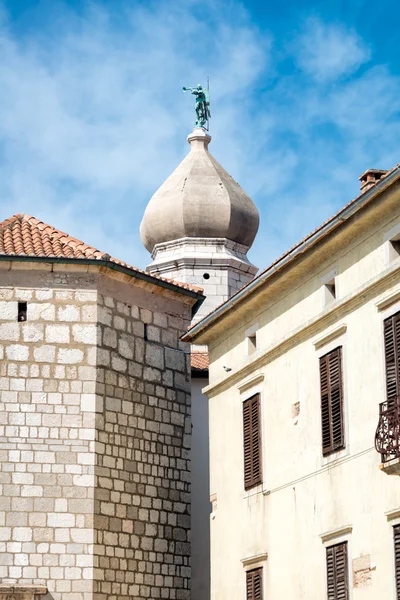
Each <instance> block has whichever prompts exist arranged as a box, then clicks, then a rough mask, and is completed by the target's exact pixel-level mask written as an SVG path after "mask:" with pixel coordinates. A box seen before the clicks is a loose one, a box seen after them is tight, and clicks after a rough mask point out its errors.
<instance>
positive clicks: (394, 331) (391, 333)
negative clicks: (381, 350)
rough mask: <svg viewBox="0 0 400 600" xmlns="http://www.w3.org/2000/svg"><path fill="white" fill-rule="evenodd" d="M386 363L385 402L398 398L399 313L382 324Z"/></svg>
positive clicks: (399, 369)
mask: <svg viewBox="0 0 400 600" xmlns="http://www.w3.org/2000/svg"><path fill="white" fill-rule="evenodd" d="M383 333H384V339H385V362H386V394H387V400H388V402H390V401H391V400H395V399H396V398H397V397H398V396H400V367H399V362H400V312H399V313H396V314H395V315H393V316H392V317H389V319H385V321H384V323H383Z"/></svg>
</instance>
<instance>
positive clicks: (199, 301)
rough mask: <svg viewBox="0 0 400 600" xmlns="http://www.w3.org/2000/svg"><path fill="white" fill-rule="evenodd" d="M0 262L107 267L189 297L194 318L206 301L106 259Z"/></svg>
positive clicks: (3, 256)
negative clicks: (191, 300) (192, 300)
mask: <svg viewBox="0 0 400 600" xmlns="http://www.w3.org/2000/svg"><path fill="white" fill-rule="evenodd" d="M0 261H11V262H37V263H50V264H67V265H68V264H75V265H90V266H98V267H107V268H108V269H112V270H114V271H118V272H120V273H124V274H125V275H129V276H130V277H133V278H134V279H139V280H141V281H145V282H146V283H150V284H152V285H155V286H159V287H162V288H164V289H167V290H169V291H172V292H175V293H177V294H181V295H183V296H189V297H190V298H193V299H194V300H195V303H194V304H193V306H192V317H193V316H194V315H195V314H196V313H197V311H198V310H199V308H200V306H201V305H202V304H203V302H204V300H205V296H204V295H203V294H201V293H200V292H195V291H194V290H189V289H187V288H184V287H181V286H179V285H177V284H175V283H173V282H172V281H171V282H169V281H166V280H165V279H158V278H156V277H152V275H148V274H147V273H143V272H142V271H136V270H135V269H130V268H129V267H125V266H124V265H119V264H118V263H116V262H113V261H111V260H105V259H96V258H65V257H57V256H28V255H17V254H15V255H7V254H0Z"/></svg>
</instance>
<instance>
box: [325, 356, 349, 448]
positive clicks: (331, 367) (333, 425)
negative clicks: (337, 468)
mask: <svg viewBox="0 0 400 600" xmlns="http://www.w3.org/2000/svg"><path fill="white" fill-rule="evenodd" d="M319 372H320V382H321V421H322V453H323V455H324V456H326V455H327V454H330V453H331V452H335V451H336V450H340V449H341V448H344V418H343V383H342V348H341V347H339V348H336V349H335V350H332V352H329V353H328V354H325V356H322V358H320V359H319Z"/></svg>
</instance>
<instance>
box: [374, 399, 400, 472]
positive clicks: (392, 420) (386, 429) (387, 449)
mask: <svg viewBox="0 0 400 600" xmlns="http://www.w3.org/2000/svg"><path fill="white" fill-rule="evenodd" d="M375 448H376V450H377V451H378V452H379V454H380V455H381V458H382V464H381V465H380V468H381V469H382V471H384V472H385V473H387V474H388V475H400V396H398V397H397V398H392V399H390V400H388V401H387V402H381V404H380V405H379V422H378V427H377V428H376V434H375Z"/></svg>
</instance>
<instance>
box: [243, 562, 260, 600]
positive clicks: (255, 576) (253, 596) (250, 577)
mask: <svg viewBox="0 0 400 600" xmlns="http://www.w3.org/2000/svg"><path fill="white" fill-rule="evenodd" d="M262 571H263V570H262V567H260V568H258V569H252V570H251V571H247V573H246V600H263V590H262V585H263V577H262V574H263V573H262Z"/></svg>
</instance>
